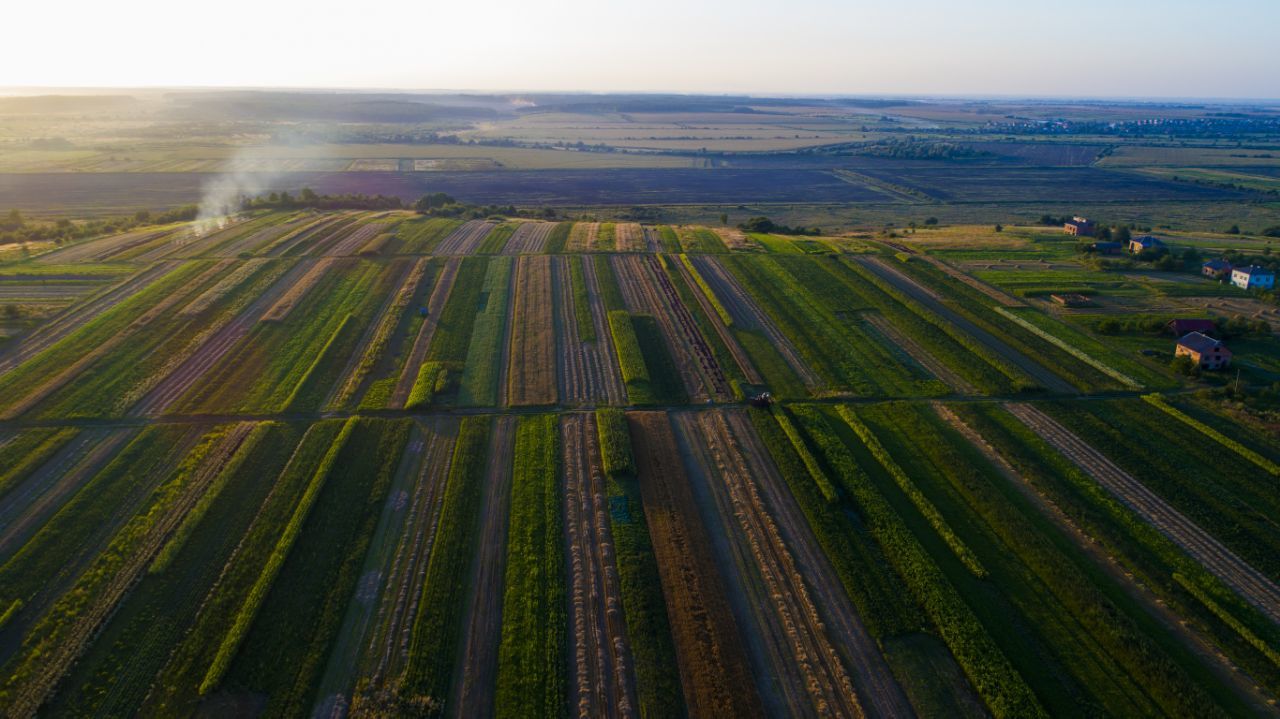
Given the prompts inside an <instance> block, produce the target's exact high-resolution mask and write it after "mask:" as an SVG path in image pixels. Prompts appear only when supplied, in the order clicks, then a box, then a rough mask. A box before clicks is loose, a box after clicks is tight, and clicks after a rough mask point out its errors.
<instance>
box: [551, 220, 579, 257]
mask: <svg viewBox="0 0 1280 719" xmlns="http://www.w3.org/2000/svg"><path fill="white" fill-rule="evenodd" d="M572 229H573V223H572V222H561V223H558V224H557V225H556V226H555V227H553V228H551V234H549V235H547V248H546V251H547V253H548V254H558V253H560V252H564V243H565V242H568V240H569V231H570V230H572Z"/></svg>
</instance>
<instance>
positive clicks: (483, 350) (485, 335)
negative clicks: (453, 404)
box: [458, 257, 515, 406]
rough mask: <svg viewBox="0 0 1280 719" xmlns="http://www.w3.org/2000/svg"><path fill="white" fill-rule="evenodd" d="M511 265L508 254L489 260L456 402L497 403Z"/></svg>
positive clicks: (462, 403)
mask: <svg viewBox="0 0 1280 719" xmlns="http://www.w3.org/2000/svg"><path fill="white" fill-rule="evenodd" d="M514 265H515V262H514V258H511V257H496V258H494V259H493V260H491V261H490V263H489V271H488V273H487V274H486V275H485V278H484V287H483V290H482V292H481V299H482V302H483V304H484V306H483V308H481V309H480V310H479V312H478V313H477V314H476V316H475V319H474V324H473V326H472V330H471V342H470V344H469V345H468V347H467V359H466V362H465V364H464V365H463V370H462V379H461V388H460V390H459V392H458V404H461V405H464V406H492V405H494V404H496V403H497V400H498V382H499V381H500V380H501V379H503V378H500V377H499V376H498V373H499V370H501V369H502V362H503V357H502V347H503V341H504V339H505V338H506V336H507V306H508V305H509V304H510V303H509V302H508V299H509V296H510V293H511V275H512V268H513V267H514Z"/></svg>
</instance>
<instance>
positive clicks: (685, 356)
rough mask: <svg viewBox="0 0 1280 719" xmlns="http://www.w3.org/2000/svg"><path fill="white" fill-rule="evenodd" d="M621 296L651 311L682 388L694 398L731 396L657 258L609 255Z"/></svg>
mask: <svg viewBox="0 0 1280 719" xmlns="http://www.w3.org/2000/svg"><path fill="white" fill-rule="evenodd" d="M610 259H611V260H612V263H613V270H614V273H615V274H616V275H617V276H618V285H619V287H621V289H622V296H623V299H624V300H625V301H626V303H627V307H628V308H630V309H631V311H632V312H638V313H645V314H650V315H653V317H654V319H655V320H657V322H658V326H659V327H661V328H662V334H663V336H664V337H665V338H666V340H667V347H668V349H669V350H670V351H671V358H672V360H673V361H674V362H675V364H676V367H677V368H678V369H679V371H680V376H681V378H682V379H683V380H684V384H685V389H686V390H687V391H688V392H689V397H690V399H692V400H693V401H695V402H705V401H707V400H708V399H712V398H714V399H716V400H720V401H727V400H729V399H731V398H732V397H733V392H732V391H731V390H730V389H729V380H728V379H727V378H726V377H725V376H724V372H723V370H721V369H720V365H719V363H717V362H716V358H715V355H714V354H712V352H711V348H710V347H709V346H707V343H706V341H705V340H704V339H702V334H701V333H700V332H699V331H698V325H697V323H696V322H694V320H693V316H692V315H690V314H689V308H687V307H685V306H684V303H683V302H682V301H681V300H680V295H679V294H678V293H677V292H676V288H675V287H674V286H673V285H672V284H671V280H670V279H669V278H667V276H666V274H665V273H664V272H663V270H662V268H661V267H660V266H658V264H657V263H658V260H657V258H655V257H653V256H645V257H640V256H631V255H617V256H614V257H612V258H610Z"/></svg>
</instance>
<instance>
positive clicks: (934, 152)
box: [854, 140, 996, 160]
mask: <svg viewBox="0 0 1280 719" xmlns="http://www.w3.org/2000/svg"><path fill="white" fill-rule="evenodd" d="M854 154H856V155H865V156H868V157H889V158H893V159H895V160H978V159H984V158H990V157H996V155H995V153H991V152H987V151H986V150H979V149H977V148H975V147H973V146H971V145H962V144H958V143H954V142H915V141H912V140H889V141H887V142H878V143H875V144H873V145H865V146H862V147H860V148H858V149H857V150H856V151H855V152H854Z"/></svg>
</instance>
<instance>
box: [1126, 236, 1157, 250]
mask: <svg viewBox="0 0 1280 719" xmlns="http://www.w3.org/2000/svg"><path fill="white" fill-rule="evenodd" d="M1129 241H1130V242H1136V243H1138V244H1139V245H1142V246H1143V247H1159V246H1160V245H1163V244H1164V240H1162V239H1160V238H1159V237H1152V236H1151V235H1142V236H1140V237H1135V238H1133V239H1132V240H1129Z"/></svg>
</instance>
